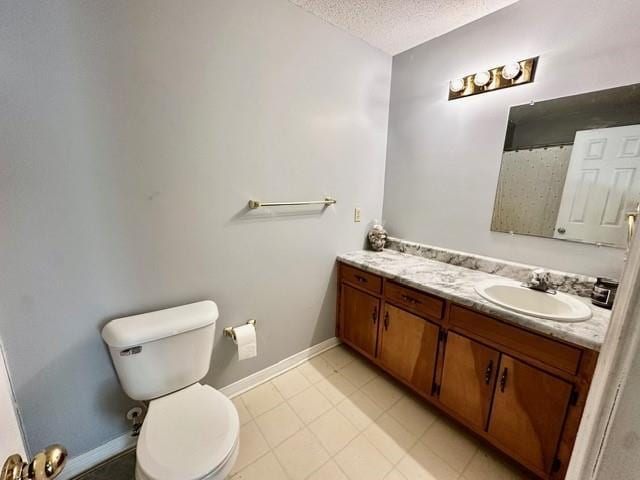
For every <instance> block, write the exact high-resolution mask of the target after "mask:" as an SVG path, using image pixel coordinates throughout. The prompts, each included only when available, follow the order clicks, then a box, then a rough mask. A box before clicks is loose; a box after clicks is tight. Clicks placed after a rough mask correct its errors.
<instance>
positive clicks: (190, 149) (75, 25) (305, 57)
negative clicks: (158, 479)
mask: <svg viewBox="0 0 640 480" xmlns="http://www.w3.org/2000/svg"><path fill="white" fill-rule="evenodd" d="M0 10H1V12H2V13H1V15H0V62H1V63H2V75H1V76H0V102H1V104H2V115H1V116H0V142H1V145H0V151H2V155H1V156H0V225H2V228H1V229H0V265H2V275H1V276H0V334H2V336H3V338H4V339H5V341H6V348H7V353H8V360H9V367H10V369H11V373H12V377H13V379H14V381H15V389H16V394H17V398H18V403H19V407H20V409H21V413H22V416H23V418H24V422H25V427H26V436H27V440H28V444H29V447H30V448H31V449H32V450H33V451H36V450H38V449H40V448H42V447H44V446H46V445H47V444H49V443H53V442H61V443H63V444H65V445H66V446H67V448H68V449H69V452H70V454H71V455H72V456H76V455H78V454H81V453H83V452H85V451H88V450H90V449H92V448H94V447H96V446H98V445H100V444H102V443H104V442H105V441H108V440H110V439H111V438H114V437H116V436H118V435H120V434H122V433H123V432H124V431H125V430H126V428H127V425H126V424H125V423H124V421H123V420H122V418H123V415H124V412H125V410H126V408H127V407H128V406H129V405H130V404H131V403H132V402H131V401H129V400H128V399H126V398H125V396H124V394H123V393H122V392H121V389H120V387H119V385H118V382H117V380H116V376H115V374H114V372H113V369H112V366H111V363H110V359H109V356H108V353H107V351H106V349H105V347H104V345H103V344H102V341H101V339H100V336H99V333H100V328H101V327H102V326H103V325H104V324H105V322H106V321H107V320H109V319H110V318H114V317H118V316H122V315H127V314H132V313H136V312H143V311H148V310H153V309H158V308H164V307H168V306H171V305H178V304H183V303H187V302H191V301H195V300H200V299H206V298H210V299H213V300H215V301H216V302H217V303H218V305H219V308H220V312H221V317H220V320H219V322H218V335H217V339H216V349H215V352H214V357H213V361H212V367H213V368H212V371H211V372H210V374H209V376H208V377H207V379H206V380H207V381H208V382H209V383H211V384H213V385H215V386H223V385H226V384H229V383H231V382H233V381H235V380H237V379H240V378H242V377H245V376H247V375H248V374H250V373H252V372H254V371H256V370H259V369H262V368H264V367H266V366H268V365H271V364H273V363H275V362H277V361H279V360H281V359H283V358H285V357H288V356H290V355H292V354H293V353H296V352H299V351H301V350H303V349H305V348H307V347H309V346H311V345H313V344H316V343H318V342H320V341H322V340H325V339H327V338H329V337H331V336H333V330H334V315H335V304H334V303H335V267H334V263H335V256H336V254H338V253H340V252H343V251H347V250H352V249H358V248H361V247H362V245H363V241H364V238H365V232H366V226H367V222H368V221H369V220H370V219H372V218H375V217H379V216H380V215H381V210H382V192H383V181H384V162H385V151H386V132H387V120H388V105H389V89H390V74H391V70H390V69H391V59H390V57H389V56H387V55H386V54H383V53H382V52H380V51H378V50H375V49H373V48H371V47H370V46H368V45H366V44H365V43H363V42H362V41H360V40H357V39H355V38H354V37H351V36H349V35H348V34H346V33H344V32H342V31H340V30H338V29H336V28H334V27H332V26H330V25H329V24H327V23H325V22H323V21H322V20H320V19H319V18H317V17H315V16H314V15H312V14H310V13H307V12H305V11H304V10H301V9H300V8H298V7H296V6H294V5H292V4H290V3H289V2H287V1H286V0H271V1H268V2H266V1H263V0H234V1H225V0H217V1H215V0H193V1H189V2H177V1H174V0H162V1H160V0H147V1H143V0H136V1H135V2H133V1H130V0H118V1H116V0H110V1H104V2H86V1H81V0H67V1H57V2H41V1H35V0H21V1H9V2H7V1H3V2H2V6H1V7H0ZM327 194H329V195H332V196H334V197H335V198H337V200H338V204H337V205H336V206H334V207H330V208H328V209H327V210H326V211H325V212H324V213H320V209H319V208H315V207H314V208H308V209H278V210H275V209H274V210H272V211H270V210H264V211H263V210H260V211H257V212H248V211H247V209H246V207H245V205H246V203H247V201H248V200H249V198H257V199H261V200H266V201H269V200H271V201H275V200H311V199H320V198H322V197H324V195H327ZM355 206H359V207H361V208H362V212H363V222H362V223H359V224H354V223H353V221H352V216H353V214H352V212H353V208H354V207H355ZM252 317H254V318H256V319H257V320H258V331H259V352H260V355H259V357H258V358H257V359H254V360H249V361H245V362H242V363H238V362H237V361H236V360H235V358H234V349H233V347H232V344H231V342H230V341H229V340H228V339H222V338H221V332H222V329H223V327H225V326H228V325H236V324H242V323H244V322H245V321H246V320H247V319H249V318H252Z"/></svg>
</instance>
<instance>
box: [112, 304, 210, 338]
mask: <svg viewBox="0 0 640 480" xmlns="http://www.w3.org/2000/svg"><path fill="white" fill-rule="evenodd" d="M217 319H218V306H217V305H216V304H215V302H212V301H211V300H204V301H202V302H196V303H190V304H188V305H182V306H179V307H173V308H167V309H165V310H158V311H155V312H149V313H143V314H140V315H132V316H130V317H122V318H116V319H114V320H111V321H110V322H109V323H107V324H106V325H105V327H104V328H103V329H102V338H103V339H104V341H105V342H106V343H107V345H109V346H110V347H116V348H126V347H132V346H134V345H140V344H142V343H147V342H153V341H154V340H160V339H162V338H167V337H171V336H173V335H178V334H180V333H184V332H188V331H190V330H195V329H198V328H202V327H206V326H208V325H211V324H213V323H215V322H216V320H217Z"/></svg>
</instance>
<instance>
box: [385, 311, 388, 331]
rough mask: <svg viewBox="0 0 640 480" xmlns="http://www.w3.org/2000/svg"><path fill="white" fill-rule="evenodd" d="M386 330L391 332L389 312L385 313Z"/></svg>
mask: <svg viewBox="0 0 640 480" xmlns="http://www.w3.org/2000/svg"><path fill="white" fill-rule="evenodd" d="M384 329H385V330H389V312H388V311H387V312H384Z"/></svg>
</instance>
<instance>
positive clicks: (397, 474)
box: [384, 469, 407, 480]
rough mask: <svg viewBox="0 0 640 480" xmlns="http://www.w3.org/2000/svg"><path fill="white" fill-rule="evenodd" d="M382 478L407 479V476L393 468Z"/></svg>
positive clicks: (390, 479) (392, 479) (391, 479)
mask: <svg viewBox="0 0 640 480" xmlns="http://www.w3.org/2000/svg"><path fill="white" fill-rule="evenodd" d="M384 480H407V477H405V476H404V475H402V474H401V473H400V472H399V471H398V470H396V469H393V470H391V472H389V475H387V476H386V477H384Z"/></svg>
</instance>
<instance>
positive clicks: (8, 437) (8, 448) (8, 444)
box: [0, 342, 25, 464]
mask: <svg viewBox="0 0 640 480" xmlns="http://www.w3.org/2000/svg"><path fill="white" fill-rule="evenodd" d="M14 453H17V454H19V455H22V458H25V451H24V444H23V442H22V433H21V432H20V426H19V424H18V418H17V416H16V410H15V405H14V398H13V392H12V391H11V383H10V381H9V372H8V371H7V369H6V364H5V359H4V351H3V349H2V342H0V464H1V463H4V461H5V459H6V458H7V457H8V456H9V455H13V454H14Z"/></svg>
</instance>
